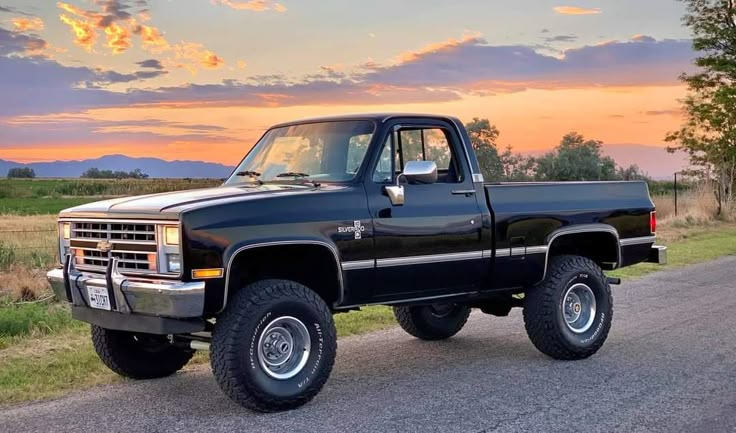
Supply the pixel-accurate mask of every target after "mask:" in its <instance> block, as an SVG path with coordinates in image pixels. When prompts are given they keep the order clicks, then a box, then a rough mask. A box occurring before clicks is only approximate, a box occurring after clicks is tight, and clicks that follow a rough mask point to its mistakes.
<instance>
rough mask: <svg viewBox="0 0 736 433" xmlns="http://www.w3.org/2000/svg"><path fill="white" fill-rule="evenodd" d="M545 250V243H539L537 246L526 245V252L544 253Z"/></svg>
mask: <svg viewBox="0 0 736 433" xmlns="http://www.w3.org/2000/svg"><path fill="white" fill-rule="evenodd" d="M547 250H548V248H547V246H546V245H540V246H538V247H526V254H527V255H529V254H546V253H547Z"/></svg>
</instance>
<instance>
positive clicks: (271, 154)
mask: <svg viewBox="0 0 736 433" xmlns="http://www.w3.org/2000/svg"><path fill="white" fill-rule="evenodd" d="M374 129H375V126H374V124H373V122H371V121H367V120H357V121H339V122H323V123H306V124H301V125H293V126H285V127H282V128H274V129H271V130H270V131H268V132H267V133H266V135H264V136H263V138H261V140H260V141H259V142H258V143H257V144H256V145H255V147H254V148H253V150H251V151H250V153H248V156H246V158H245V159H244V160H243V162H241V163H240V165H239V166H238V168H237V169H236V170H235V172H234V173H233V175H232V176H231V177H230V179H228V180H227V182H225V183H226V184H234V183H242V182H253V181H254V180H258V181H262V182H269V181H289V180H294V179H307V180H309V181H315V182H340V181H347V180H351V179H353V178H354V177H355V175H356V174H357V172H358V169H359V168H360V166H361V164H362V163H363V159H364V158H365V154H366V152H367V151H368V145H369V144H370V142H371V138H373V132H374Z"/></svg>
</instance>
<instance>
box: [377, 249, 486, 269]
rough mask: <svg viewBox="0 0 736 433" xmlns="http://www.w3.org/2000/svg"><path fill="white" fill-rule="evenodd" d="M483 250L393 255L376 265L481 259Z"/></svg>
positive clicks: (378, 260)
mask: <svg viewBox="0 0 736 433" xmlns="http://www.w3.org/2000/svg"><path fill="white" fill-rule="evenodd" d="M482 258H483V251H469V252H464V253H449V254H432V255H424V256H409V257H392V258H389V259H377V260H376V267H379V268H388V267H392V266H410V265H422V264H428V263H442V262H456V261H460V260H480V259H482Z"/></svg>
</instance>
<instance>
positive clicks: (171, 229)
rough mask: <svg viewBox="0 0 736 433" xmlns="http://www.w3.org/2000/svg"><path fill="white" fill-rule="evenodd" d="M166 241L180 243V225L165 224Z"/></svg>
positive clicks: (167, 243) (170, 243)
mask: <svg viewBox="0 0 736 433" xmlns="http://www.w3.org/2000/svg"><path fill="white" fill-rule="evenodd" d="M164 243H166V245H179V227H178V226H165V227H164Z"/></svg>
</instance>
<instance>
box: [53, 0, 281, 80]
mask: <svg viewBox="0 0 736 433" xmlns="http://www.w3.org/2000/svg"><path fill="white" fill-rule="evenodd" d="M224 1H227V2H228V4H227V5H228V6H231V7H234V8H236V9H247V8H255V9H256V10H260V9H259V8H265V9H264V10H267V9H274V10H277V11H280V12H283V11H284V10H285V8H283V6H282V5H280V4H278V3H273V2H269V1H265V0H254V1H249V2H239V1H231V0H224ZM95 4H97V5H100V4H103V5H108V4H107V3H104V2H99V1H98V2H95ZM223 4H224V3H223ZM57 6H58V7H59V9H61V10H62V11H64V12H65V13H62V14H61V15H60V16H59V17H60V19H61V21H62V22H63V23H65V24H66V25H68V26H69V27H70V29H71V30H72V32H73V33H74V37H75V40H74V42H75V43H76V44H77V45H79V46H81V47H83V48H84V49H86V50H87V51H92V49H93V47H94V45H95V42H96V40H97V36H98V32H102V33H104V35H105V37H106V39H107V44H106V46H107V48H109V49H110V50H111V51H112V53H113V54H120V53H123V52H125V51H127V50H128V49H129V48H131V47H132V46H133V41H132V39H131V35H137V36H139V37H140V38H141V48H142V49H143V50H146V51H149V52H151V53H169V54H171V57H169V59H167V63H169V64H170V65H173V67H176V68H185V69H187V70H189V71H190V72H192V73H193V74H194V73H196V72H197V69H198V68H206V69H218V68H220V67H222V66H223V65H224V64H225V60H224V59H223V58H222V57H220V56H218V55H217V54H216V53H214V52H212V51H211V50H208V49H206V48H205V47H204V46H203V45H202V44H198V43H194V42H180V43H178V44H171V43H169V41H168V40H167V39H166V37H165V36H164V34H163V32H162V31H161V30H159V29H158V28H157V27H154V26H149V25H146V24H142V23H139V20H140V21H141V22H146V21H148V20H150V19H151V17H150V13H149V12H148V11H147V10H144V11H141V12H138V13H137V18H135V17H133V16H131V14H130V13H128V12H127V11H123V12H120V11H118V13H117V14H116V15H112V14H111V13H110V8H109V5H108V6H104V7H103V12H104V13H101V12H96V11H89V10H84V9H81V8H78V7H76V6H74V5H71V4H69V3H64V2H58V3H57Z"/></svg>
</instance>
